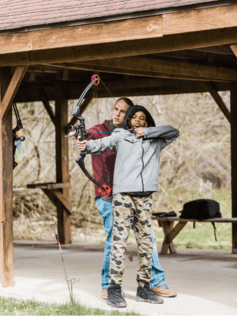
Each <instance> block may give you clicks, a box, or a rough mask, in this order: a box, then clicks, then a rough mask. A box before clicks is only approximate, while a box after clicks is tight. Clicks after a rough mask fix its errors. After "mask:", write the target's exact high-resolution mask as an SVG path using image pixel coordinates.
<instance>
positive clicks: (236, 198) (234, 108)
mask: <svg viewBox="0 0 237 316" xmlns="http://www.w3.org/2000/svg"><path fill="white" fill-rule="evenodd" d="M230 100H231V102H230V112H231V194H232V217H237V124H236V121H237V85H236V84H235V83H232V84H231V95H230ZM232 253H235V254H237V224H232Z"/></svg>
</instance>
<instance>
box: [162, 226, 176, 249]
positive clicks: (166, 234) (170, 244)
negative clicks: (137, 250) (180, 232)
mask: <svg viewBox="0 0 237 316" xmlns="http://www.w3.org/2000/svg"><path fill="white" fill-rule="evenodd" d="M158 222H159V225H160V226H161V227H162V228H163V231H164V234H165V236H168V235H169V233H170V231H171V230H172V229H173V226H174V222H162V221H158ZM165 239H166V237H165V238H164V242H163V245H162V249H161V254H163V252H164V249H163V248H164V243H165V242H166V241H165ZM168 249H169V250H170V253H176V252H177V251H176V248H175V245H174V243H173V241H171V242H170V243H168V244H167V251H168Z"/></svg>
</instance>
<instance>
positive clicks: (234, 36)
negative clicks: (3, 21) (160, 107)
mask: <svg viewBox="0 0 237 316" xmlns="http://www.w3.org/2000/svg"><path fill="white" fill-rule="evenodd" d="M234 43H237V28H230V29H228V28H227V29H221V30H211V31H203V32H197V33H192V34H191V33H187V34H177V35H170V36H165V37H159V38H157V39H155V40H154V39H145V40H144V39H142V40H131V41H122V42H116V43H105V44H95V45H84V46H74V47H66V48H57V49H56V48H55V49H49V50H43V48H41V49H42V50H39V51H27V52H22V53H19V52H17V53H11V54H8V53H6V54H2V55H1V56H0V66H18V65H36V64H47V63H63V62H81V61H87V60H95V59H96V60H99V59H107V58H120V57H127V56H138V55H147V54H156V53H164V52H171V51H179V50H185V49H195V48H202V47H210V46H219V45H230V44H234Z"/></svg>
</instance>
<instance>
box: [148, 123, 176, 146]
mask: <svg viewBox="0 0 237 316" xmlns="http://www.w3.org/2000/svg"><path fill="white" fill-rule="evenodd" d="M178 137H179V131H178V130H177V129H176V128H174V127H172V126H168V125H164V126H156V127H145V128H144V139H149V138H158V139H161V140H162V145H161V148H162V149H163V148H165V147H166V146H167V145H169V144H170V143H172V142H173V141H174V140H175V139H176V138H178Z"/></svg>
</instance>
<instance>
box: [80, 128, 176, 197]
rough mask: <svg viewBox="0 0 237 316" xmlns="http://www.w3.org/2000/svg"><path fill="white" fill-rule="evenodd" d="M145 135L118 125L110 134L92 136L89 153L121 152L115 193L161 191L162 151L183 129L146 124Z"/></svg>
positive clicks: (89, 142) (118, 156)
mask: <svg viewBox="0 0 237 316" xmlns="http://www.w3.org/2000/svg"><path fill="white" fill-rule="evenodd" d="M143 129H144V134H145V135H144V136H143V137H139V138H137V137H136V134H135V132H129V131H126V130H124V129H123V128H117V129H115V130H114V131H113V133H112V135H111V136H109V137H104V138H101V139H96V140H89V141H88V143H87V146H86V152H87V153H91V154H93V153H100V152H103V151H105V150H115V151H116V152H117V155H116V161H115V168H114V182H113V183H114V185H113V194H116V193H124V192H126V193H128V194H129V192H146V191H152V192H155V191H158V177H159V161H160V152H161V150H162V149H163V148H165V147H166V146H167V145H169V144H170V143H171V142H173V141H174V140H175V139H176V138H177V137H178V136H179V131H178V130H177V129H176V128H174V127H171V126H157V127H143Z"/></svg>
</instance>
